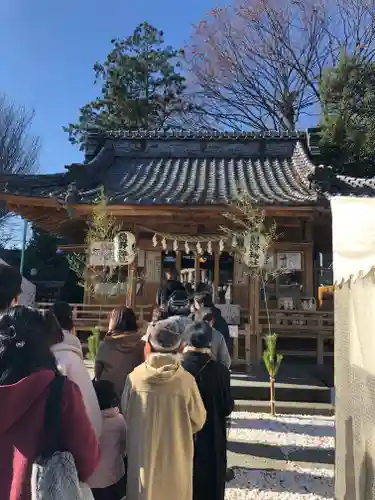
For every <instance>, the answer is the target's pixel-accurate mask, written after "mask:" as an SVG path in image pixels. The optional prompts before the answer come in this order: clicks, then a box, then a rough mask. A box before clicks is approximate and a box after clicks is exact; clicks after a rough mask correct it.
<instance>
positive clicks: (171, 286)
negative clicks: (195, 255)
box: [156, 280, 185, 306]
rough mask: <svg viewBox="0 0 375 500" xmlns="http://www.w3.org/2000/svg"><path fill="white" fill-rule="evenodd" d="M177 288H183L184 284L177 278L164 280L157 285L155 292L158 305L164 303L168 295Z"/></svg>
mask: <svg viewBox="0 0 375 500" xmlns="http://www.w3.org/2000/svg"><path fill="white" fill-rule="evenodd" d="M177 290H185V287H184V285H183V284H182V283H181V281H178V280H166V281H164V282H163V284H162V285H161V286H160V287H159V289H158V291H157V294H156V303H157V305H158V306H161V305H163V304H166V303H167V302H168V300H169V298H170V296H171V295H172V294H173V293H174V292H176V291H177Z"/></svg>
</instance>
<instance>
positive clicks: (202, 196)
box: [0, 131, 345, 364]
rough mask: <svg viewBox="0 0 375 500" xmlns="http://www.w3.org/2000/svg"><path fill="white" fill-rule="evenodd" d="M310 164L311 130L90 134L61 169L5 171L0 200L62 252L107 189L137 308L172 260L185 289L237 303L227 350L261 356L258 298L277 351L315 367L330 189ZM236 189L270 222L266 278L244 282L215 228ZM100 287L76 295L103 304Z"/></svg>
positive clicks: (325, 320)
mask: <svg viewBox="0 0 375 500" xmlns="http://www.w3.org/2000/svg"><path fill="white" fill-rule="evenodd" d="M318 163H319V151H318V148H317V147H316V146H315V145H314V140H313V136H311V135H310V134H309V132H308V131H307V132H293V133H289V132H285V133H284V132H280V133H276V132H254V133H252V132H251V133H250V132H246V133H245V132H244V133H215V132H212V133H199V134H195V133H193V132H181V133H179V132H174V133H167V132H143V131H139V132H119V133H109V134H106V135H104V134H102V133H99V132H95V131H93V132H92V133H90V135H89V136H88V139H87V143H86V147H85V160H84V162H83V163H82V164H72V165H68V166H66V167H65V172H63V173H56V174H47V175H44V174H40V175H6V176H3V177H2V178H1V180H0V198H1V199H2V200H5V201H6V203H7V206H8V209H9V211H12V212H15V213H16V214H19V215H21V216H23V217H24V218H25V219H27V220H29V221H32V222H33V224H35V225H37V226H39V227H40V228H42V229H45V230H47V231H51V232H54V233H58V234H60V235H61V236H63V237H64V239H65V240H66V241H67V242H68V243H69V244H67V245H64V247H63V250H64V251H65V252H85V251H86V250H85V235H86V231H87V227H88V222H89V221H90V217H91V214H92V209H93V206H94V204H95V202H96V200H97V199H98V196H99V193H100V192H101V190H104V193H105V196H106V198H107V200H108V208H109V210H110V212H111V214H112V215H113V216H115V217H116V219H117V221H118V222H119V224H120V226H121V229H122V230H123V231H129V232H131V233H133V234H134V235H135V237H136V248H137V258H136V260H135V264H134V266H133V272H134V276H135V278H134V280H135V282H136V286H134V287H133V288H132V292H131V293H132V305H133V307H134V308H135V309H136V310H138V309H139V308H146V307H148V308H149V309H148V310H149V311H151V308H152V306H153V305H154V304H155V297H156V291H157V288H158V286H159V284H160V282H161V280H162V279H163V276H164V273H165V270H166V269H168V268H171V267H175V268H177V270H178V271H179V272H180V276H181V280H183V281H185V282H188V283H190V284H191V286H192V288H193V289H194V288H196V287H197V286H198V285H199V283H201V284H202V283H204V284H205V285H206V286H207V287H208V288H209V289H210V290H211V291H212V293H213V296H214V298H215V302H216V303H217V304H221V305H222V306H223V308H224V304H225V303H227V305H229V304H228V303H230V304H233V305H238V306H240V310H241V319H238V320H236V322H237V323H240V324H239V325H238V326H239V331H240V334H239V335H237V334H234V335H235V336H236V338H237V340H236V346H237V347H236V349H237V350H236V352H235V357H236V356H237V357H239V358H240V357H241V354H240V353H241V352H242V357H243V358H244V359H245V358H246V359H247V360H248V361H249V359H250V358H252V359H253V358H256V359H259V358H260V355H261V349H262V342H261V338H262V336H263V335H264V333H265V332H266V330H267V323H268V320H267V316H266V313H265V300H267V303H268V308H269V310H270V321H271V326H272V331H275V332H276V333H278V334H279V336H280V340H279V342H280V348H281V350H283V351H284V353H285V355H286V356H288V355H290V356H299V355H305V354H306V355H307V356H314V357H316V360H317V362H318V363H319V364H322V363H323V362H325V360H326V359H328V358H330V357H331V356H332V338H333V300H332V298H333V294H332V284H333V277H332V269H331V264H332V239H331V214H330V207H329V201H328V200H329V194H327V193H326V192H325V190H324V182H323V183H322V182H318V183H316V181H315V180H314V179H316V177H317V176H318V177H319V175H321V171H322V170H323V169H319V167H316V165H317V164H318ZM342 182H343V183H345V179H343V180H342ZM322 186H323V187H322ZM240 193H245V194H247V195H248V196H249V197H250V199H251V201H252V203H253V204H254V207H259V208H261V209H262V210H264V213H265V215H266V220H267V221H274V222H275V223H276V225H277V230H276V232H277V234H278V238H277V240H276V241H275V243H274V244H273V246H272V249H271V252H270V253H269V255H268V258H269V259H270V260H271V262H273V263H274V264H273V265H274V266H275V267H278V266H282V267H283V269H284V270H285V272H283V273H281V274H279V275H276V277H275V278H274V279H272V280H271V281H268V282H267V283H265V285H264V286H261V284H260V283H259V281H256V280H251V279H250V283H249V277H248V275H246V274H245V268H244V266H243V264H242V263H241V261H240V260H239V258H238V257H236V256H235V255H234V252H233V248H232V245H231V242H230V240H228V239H225V238H223V234H222V231H221V229H220V227H221V226H222V225H223V224H225V219H224V216H223V213H225V212H227V211H228V205H229V204H230V203H231V202H232V201H233V200H235V199H236V198H237V197H238V196H239V194H240ZM129 272H130V271H129V266H125V267H124V269H121V270H119V273H118V274H116V279H115V282H114V283H113V287H114V286H116V287H117V288H116V290H117V292H116V293H113V294H111V293H110V294H109V295H111V296H110V297H109V299H108V300H109V301H110V303H111V304H123V303H124V302H125V300H126V297H125V296H126V293H127V290H129V287H128V288H126V283H127V281H128V275H129ZM119 277H120V278H119ZM88 279H89V278H88ZM252 281H254V282H252ZM121 282H123V283H124V286H123V287H122V286H121ZM104 285H105V286H104ZM108 287H109V288H110V287H111V284H110V283H106V284H103V286H102V287H100V286H98V287H97V289H96V295H95V296H93V297H92V296H89V295H86V297H85V302H86V303H91V304H100V303H101V302H103V300H102V297H103V295H104V294H107V295H108V293H109V292H108V291H109V288H108ZM147 314H148V313H147ZM288 339H289V340H288ZM290 339H292V340H290ZM284 340H285V343H283V342H284Z"/></svg>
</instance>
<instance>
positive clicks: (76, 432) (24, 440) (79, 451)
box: [0, 306, 99, 500]
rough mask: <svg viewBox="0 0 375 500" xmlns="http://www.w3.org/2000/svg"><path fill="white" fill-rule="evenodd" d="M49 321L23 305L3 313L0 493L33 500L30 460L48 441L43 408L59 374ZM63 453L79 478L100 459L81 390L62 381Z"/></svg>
mask: <svg viewBox="0 0 375 500" xmlns="http://www.w3.org/2000/svg"><path fill="white" fill-rule="evenodd" d="M48 328H49V326H48V324H47V322H46V320H45V318H44V317H43V315H42V314H41V313H39V312H38V311H36V310H34V309H30V308H27V307H24V306H15V307H11V308H10V309H9V311H8V312H7V313H5V314H3V315H2V316H0V407H1V418H0V449H1V461H0V492H1V494H0V496H1V498H2V499H4V500H31V469H32V464H33V463H34V462H35V460H36V459H37V457H38V456H39V455H40V453H41V452H42V447H43V444H45V443H46V442H47V443H48V439H49V436H47V435H45V420H44V417H45V410H46V402H47V399H48V396H49V393H50V386H51V383H52V381H53V380H54V378H55V376H56V374H57V366H56V361H55V358H54V356H53V354H52V353H51V351H50V348H49V335H48V333H49V332H48ZM60 421H61V439H62V447H63V448H64V449H63V450H61V451H68V452H70V453H71V454H72V455H73V457H74V460H75V464H76V468H77V471H78V476H79V479H80V480H81V481H86V480H87V479H88V478H89V477H90V476H91V474H92V473H93V472H94V470H95V468H96V466H97V464H98V462H99V445H98V442H97V440H96V437H95V433H94V431H93V428H92V426H91V424H90V421H89V419H88V417H87V414H86V410H85V406H84V403H83V400H82V396H81V393H80V390H79V388H78V387H77V386H76V384H74V383H73V382H71V381H70V380H68V379H64V387H63V392H62V400H61V419H60Z"/></svg>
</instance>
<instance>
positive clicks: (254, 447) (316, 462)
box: [227, 440, 335, 471]
mask: <svg viewBox="0 0 375 500" xmlns="http://www.w3.org/2000/svg"><path fill="white" fill-rule="evenodd" d="M227 459H228V467H230V468H232V467H246V468H248V469H260V470H267V469H274V470H284V471H285V470H293V469H295V467H294V464H295V463H298V465H299V466H300V467H301V468H309V469H320V468H322V469H330V470H333V468H334V461H335V452H334V450H331V449H323V448H322V449H320V448H319V449H316V448H298V449H295V450H292V451H289V454H288V459H289V460H286V456H285V454H284V453H283V451H282V449H281V448H279V447H277V446H269V445H267V444H262V443H248V442H245V441H233V440H230V441H228V451H227Z"/></svg>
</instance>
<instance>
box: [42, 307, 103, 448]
mask: <svg viewBox="0 0 375 500" xmlns="http://www.w3.org/2000/svg"><path fill="white" fill-rule="evenodd" d="M44 315H45V319H46V321H47V323H48V325H49V329H48V334H49V342H50V348H51V351H52V353H53V355H54V356H55V359H56V363H57V366H58V369H59V371H60V373H61V374H62V375H64V376H65V377H67V378H68V379H70V380H72V381H73V382H75V383H76V384H77V385H78V387H79V389H80V391H81V393H82V398H83V402H84V403H85V406H86V411H87V415H88V417H89V419H90V421H91V424H92V426H93V428H94V431H95V434H96V437H97V438H100V435H101V433H102V414H101V411H100V407H99V403H98V398H97V397H96V393H95V390H94V387H93V385H92V381H91V378H90V374H89V372H88V370H87V368H86V366H85V364H84V361H83V355H82V349H81V348H80V347H79V346H77V345H75V344H72V343H70V342H69V337H68V341H66V337H65V335H64V334H63V332H62V330H61V328H60V324H59V323H58V321H57V319H56V317H55V315H54V314H53V312H52V311H51V310H48V311H45V313H44Z"/></svg>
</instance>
